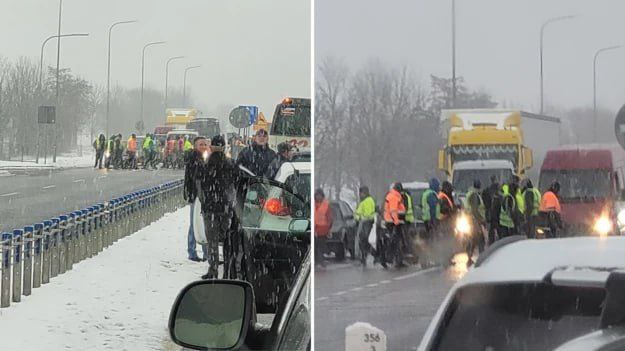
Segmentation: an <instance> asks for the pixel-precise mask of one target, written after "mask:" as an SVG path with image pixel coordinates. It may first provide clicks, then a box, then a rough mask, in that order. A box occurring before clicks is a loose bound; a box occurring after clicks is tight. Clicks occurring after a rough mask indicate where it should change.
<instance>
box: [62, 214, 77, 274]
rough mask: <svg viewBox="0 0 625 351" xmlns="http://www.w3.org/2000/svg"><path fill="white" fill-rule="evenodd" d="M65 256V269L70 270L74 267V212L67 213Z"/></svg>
mask: <svg viewBox="0 0 625 351" xmlns="http://www.w3.org/2000/svg"><path fill="white" fill-rule="evenodd" d="M67 217H68V218H67V235H66V236H65V240H66V241H67V257H66V261H65V270H66V271H70V270H72V268H74V257H75V255H76V215H75V214H74V213H68V214H67Z"/></svg>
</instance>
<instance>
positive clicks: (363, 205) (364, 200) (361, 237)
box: [354, 186, 376, 267]
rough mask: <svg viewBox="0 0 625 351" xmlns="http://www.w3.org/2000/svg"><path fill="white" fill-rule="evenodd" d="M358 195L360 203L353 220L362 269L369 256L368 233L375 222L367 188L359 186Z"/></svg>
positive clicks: (372, 204) (372, 203)
mask: <svg viewBox="0 0 625 351" xmlns="http://www.w3.org/2000/svg"><path fill="white" fill-rule="evenodd" d="M358 195H359V197H360V202H359V203H358V207H356V212H355V213H354V219H356V221H357V222H358V230H357V240H356V242H357V243H358V245H359V246H358V248H359V249H360V262H361V263H362V265H363V267H366V266H367V256H368V255H369V233H370V232H371V228H373V224H374V221H375V214H376V213H375V200H374V199H373V196H371V194H369V188H368V187H366V186H361V187H360V189H359V191H358Z"/></svg>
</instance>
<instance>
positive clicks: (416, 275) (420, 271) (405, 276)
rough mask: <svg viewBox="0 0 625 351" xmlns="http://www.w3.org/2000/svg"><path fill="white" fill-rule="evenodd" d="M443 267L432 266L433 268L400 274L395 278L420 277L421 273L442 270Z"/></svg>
mask: <svg viewBox="0 0 625 351" xmlns="http://www.w3.org/2000/svg"><path fill="white" fill-rule="evenodd" d="M440 269H441V267H432V268H427V269H422V270H419V271H416V272H413V273H410V274H405V275H400V276H399V277H395V278H393V280H404V279H408V278H414V277H418V276H420V275H423V274H426V273H429V272H434V271H438V270H440Z"/></svg>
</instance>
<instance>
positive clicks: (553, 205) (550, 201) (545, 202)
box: [539, 191, 562, 213]
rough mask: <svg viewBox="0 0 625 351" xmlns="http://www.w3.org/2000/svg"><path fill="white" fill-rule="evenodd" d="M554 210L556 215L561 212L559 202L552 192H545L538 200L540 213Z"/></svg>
mask: <svg viewBox="0 0 625 351" xmlns="http://www.w3.org/2000/svg"><path fill="white" fill-rule="evenodd" d="M553 210H555V211H556V212H558V213H561V212H562V208H561V207H560V200H558V197H557V196H556V194H554V193H553V191H547V192H546V193H545V194H544V195H543V197H542V199H541V200H540V208H539V211H540V212H549V211H553Z"/></svg>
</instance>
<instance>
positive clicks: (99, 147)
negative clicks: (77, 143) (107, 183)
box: [93, 134, 106, 169]
mask: <svg viewBox="0 0 625 351" xmlns="http://www.w3.org/2000/svg"><path fill="white" fill-rule="evenodd" d="M93 148H94V149H95V164H94V165H93V168H96V167H97V168H98V169H102V158H103V157H104V149H105V148H106V137H105V136H104V134H100V136H99V137H97V138H96V140H95V141H94V142H93Z"/></svg>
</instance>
